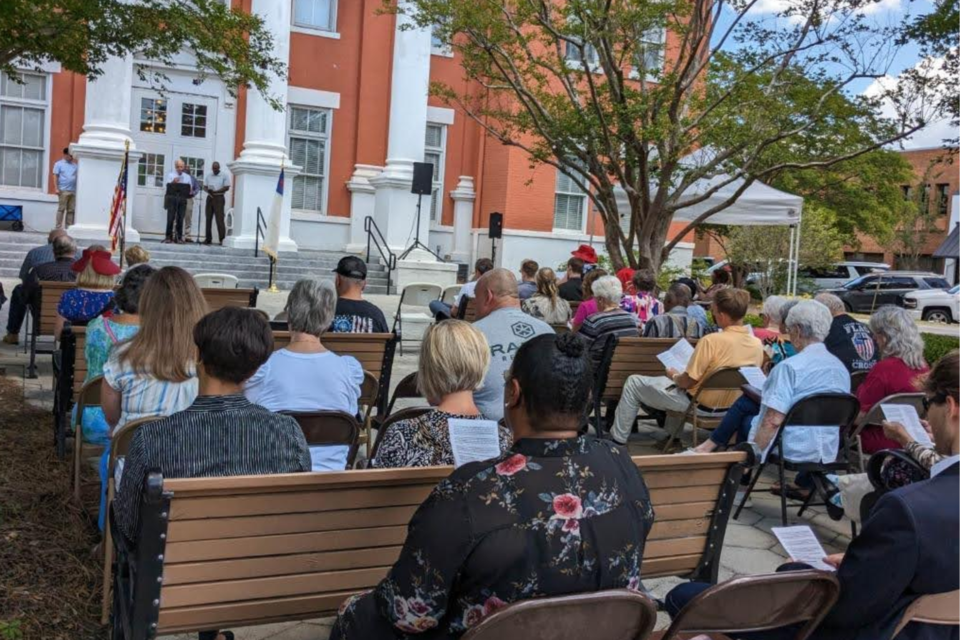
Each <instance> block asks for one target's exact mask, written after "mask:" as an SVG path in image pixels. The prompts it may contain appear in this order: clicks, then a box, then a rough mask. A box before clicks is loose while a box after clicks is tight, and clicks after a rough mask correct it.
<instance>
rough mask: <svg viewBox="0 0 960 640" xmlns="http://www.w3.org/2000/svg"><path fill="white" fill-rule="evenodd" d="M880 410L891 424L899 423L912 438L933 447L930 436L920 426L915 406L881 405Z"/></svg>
mask: <svg viewBox="0 0 960 640" xmlns="http://www.w3.org/2000/svg"><path fill="white" fill-rule="evenodd" d="M880 409H881V410H882V411H883V415H884V416H885V417H886V419H887V420H888V421H889V422H899V423H900V424H902V425H903V427H904V429H906V430H907V433H909V434H910V437H911V438H913V439H914V440H916V441H917V442H918V443H920V444H922V445H926V446H928V447H931V446H933V440H931V439H930V434H928V433H927V430H926V429H924V428H923V425H922V424H920V416H919V415H917V410H916V408H915V407H914V406H913V405H909V404H881V405H880Z"/></svg>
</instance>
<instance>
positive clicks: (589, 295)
mask: <svg viewBox="0 0 960 640" xmlns="http://www.w3.org/2000/svg"><path fill="white" fill-rule="evenodd" d="M605 275H607V272H606V271H604V270H603V269H601V268H599V267H597V268H595V269H592V270H591V271H590V273H588V274H587V275H585V276H583V295H582V299H583V302H581V303H580V304H579V305H578V306H577V311H576V312H575V313H574V314H573V320H572V321H571V323H570V329H571V330H572V331H579V330H580V325H582V324H583V321H584V320H586V319H587V318H589V317H590V316H592V315H593V314H595V313H596V312H597V311H598V309H597V301H596V300H595V299H594V298H593V283H594V282H596V281H597V280H598V279H599V278H602V277H603V276H605Z"/></svg>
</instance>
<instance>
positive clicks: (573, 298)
mask: <svg viewBox="0 0 960 640" xmlns="http://www.w3.org/2000/svg"><path fill="white" fill-rule="evenodd" d="M559 290H560V297H561V298H563V299H564V300H566V301H567V302H580V301H581V300H583V280H582V279H580V278H570V279H569V280H567V281H566V282H564V283H563V284H561V285H560V287H559Z"/></svg>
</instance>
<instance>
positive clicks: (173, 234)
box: [163, 158, 193, 244]
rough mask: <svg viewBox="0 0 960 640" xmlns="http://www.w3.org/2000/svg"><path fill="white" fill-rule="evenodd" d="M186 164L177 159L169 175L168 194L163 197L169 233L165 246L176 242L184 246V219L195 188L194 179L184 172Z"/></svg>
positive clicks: (167, 180) (167, 182)
mask: <svg viewBox="0 0 960 640" xmlns="http://www.w3.org/2000/svg"><path fill="white" fill-rule="evenodd" d="M185 168H186V164H185V163H184V161H183V160H181V159H179V158H178V159H177V161H176V162H174V163H173V171H171V172H170V173H168V174H167V179H166V185H167V192H166V195H164V197H163V208H164V209H166V210H167V233H166V237H165V238H164V240H163V242H164V244H170V243H172V242H175V243H177V244H183V242H184V240H183V217H184V214H185V213H186V210H187V198H189V197H190V191H191V188H192V186H193V178H191V177H190V174H189V173H187V172H186V171H184V169H185Z"/></svg>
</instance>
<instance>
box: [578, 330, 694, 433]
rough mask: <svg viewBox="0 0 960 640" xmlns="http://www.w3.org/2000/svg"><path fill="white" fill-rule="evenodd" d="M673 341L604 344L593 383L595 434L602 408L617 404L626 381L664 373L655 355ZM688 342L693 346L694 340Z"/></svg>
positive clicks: (630, 340) (620, 340)
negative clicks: (635, 376) (631, 378)
mask: <svg viewBox="0 0 960 640" xmlns="http://www.w3.org/2000/svg"><path fill="white" fill-rule="evenodd" d="M677 340H679V338H618V339H616V340H611V341H610V342H609V343H608V344H607V348H606V350H605V351H604V354H603V357H602V359H601V361H600V366H599V367H598V368H597V372H596V379H595V381H594V394H593V415H594V420H595V423H594V424H595V426H596V428H597V433H600V429H601V426H602V424H601V423H602V415H601V409H602V407H603V405H604V404H607V405H608V406H609V405H612V404H614V403H617V402H619V401H620V396H621V395H623V386H624V385H625V384H626V382H627V378H629V377H630V376H633V375H641V376H664V375H666V374H667V372H666V369H664V366H663V363H662V362H660V361H659V360H657V354H660V353H663V352H664V351H666V350H667V349H669V348H670V347H672V346H673V345H674V344H675V343H676V342H677ZM689 342H690V343H691V344H693V345H696V340H690V341H689Z"/></svg>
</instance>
